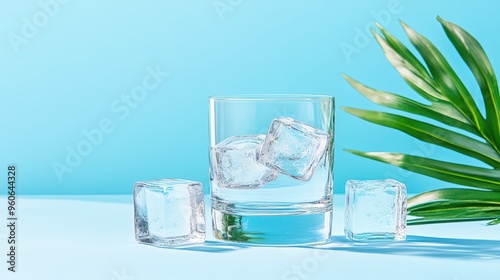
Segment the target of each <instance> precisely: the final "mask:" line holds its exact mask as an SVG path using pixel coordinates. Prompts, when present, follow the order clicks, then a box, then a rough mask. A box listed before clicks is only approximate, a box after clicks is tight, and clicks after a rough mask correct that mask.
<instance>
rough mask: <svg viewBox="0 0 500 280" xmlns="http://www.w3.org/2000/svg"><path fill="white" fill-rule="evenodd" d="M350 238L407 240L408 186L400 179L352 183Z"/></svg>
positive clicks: (349, 194) (347, 218) (348, 196)
mask: <svg viewBox="0 0 500 280" xmlns="http://www.w3.org/2000/svg"><path fill="white" fill-rule="evenodd" d="M345 197H346V206H345V226H344V232H345V235H346V237H347V238H348V239H351V240H355V241H363V240H405V239H406V186H405V185H404V184H403V183H401V182H398V181H396V180H392V179H387V180H361V181H359V180H350V181H347V183H346V186H345Z"/></svg>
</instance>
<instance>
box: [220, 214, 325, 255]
mask: <svg viewBox="0 0 500 280" xmlns="http://www.w3.org/2000/svg"><path fill="white" fill-rule="evenodd" d="M260 210H262V209H260ZM303 210H304V209H303V208H301V209H300V211H296V212H295V213H294V211H290V208H288V210H287V211H286V212H283V214H280V212H274V213H272V214H271V213H270V211H258V210H256V211H255V212H254V213H252V211H248V209H247V211H244V212H241V213H235V211H223V210H220V209H215V208H212V225H213V234H214V237H215V238H217V239H219V240H224V241H232V242H240V243H251V244H254V245H263V246H285V245H310V244H322V243H325V242H327V241H328V240H329V239H330V235H331V224H332V211H331V205H330V207H325V209H324V210H325V211H318V209H317V208H316V209H314V211H309V212H307V211H306V213H305V214H304V211H303ZM266 212H267V213H266ZM263 213H264V214H263ZM297 213H299V214H297Z"/></svg>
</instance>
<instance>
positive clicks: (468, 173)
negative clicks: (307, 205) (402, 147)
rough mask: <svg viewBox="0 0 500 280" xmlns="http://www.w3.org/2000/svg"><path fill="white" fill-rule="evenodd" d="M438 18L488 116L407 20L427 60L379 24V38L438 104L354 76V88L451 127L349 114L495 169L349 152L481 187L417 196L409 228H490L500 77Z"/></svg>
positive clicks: (498, 206) (406, 75)
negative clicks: (475, 224)
mask: <svg viewBox="0 0 500 280" xmlns="http://www.w3.org/2000/svg"><path fill="white" fill-rule="evenodd" d="M438 20H439V22H440V23H441V25H442V26H443V28H444V30H445V33H446V35H447V36H448V38H449V39H450V41H451V42H452V44H453V45H454V46H455V48H456V49H457V51H458V53H459V54H460V56H461V57H462V59H463V60H464V62H465V63H466V64H467V65H468V67H469V68H470V70H471V71H472V73H473V74H474V76H475V78H476V81H477V82H478V84H479V86H480V88H481V92H482V97H483V102H484V107H485V109H486V110H485V111H486V114H485V116H483V115H482V114H481V112H480V110H479V107H480V106H479V105H478V104H476V102H475V101H474V99H473V98H472V95H471V94H470V92H469V91H468V90H467V88H466V87H465V85H464V84H463V82H462V81H461V80H460V78H459V76H458V75H457V73H456V72H455V71H454V70H453V68H452V67H451V65H450V64H449V63H448V61H447V60H446V58H445V57H444V55H443V54H442V53H441V52H440V51H439V50H438V49H437V47H436V46H435V45H434V44H432V43H431V42H430V41H429V40H428V39H427V38H425V37H424V36H422V35H420V34H418V33H417V32H415V31H414V30H413V29H412V28H410V27H409V26H408V25H406V24H404V23H401V24H402V25H403V28H404V29H405V31H406V34H407V35H408V38H409V39H410V42H411V44H412V45H413V46H414V47H415V49H416V50H417V51H418V53H419V54H420V56H421V57H422V59H423V62H421V61H420V60H419V59H418V58H417V57H416V56H415V55H414V54H413V53H412V52H411V51H410V50H409V49H408V48H407V47H406V46H405V45H404V44H403V43H402V42H401V41H399V40H398V39H396V38H395V37H394V36H392V35H391V34H390V33H389V32H387V31H386V30H385V29H384V28H382V27H381V26H379V25H378V27H379V29H380V32H381V33H382V34H381V35H380V34H378V33H376V32H373V34H374V36H375V38H376V40H377V41H378V43H379V44H380V46H381V47H382V50H383V51H384V54H385V56H386V57H387V59H388V61H389V62H390V63H391V64H392V65H393V66H394V68H395V69H396V70H397V71H398V73H399V74H400V75H401V77H402V78H403V80H404V81H405V82H406V83H407V84H408V85H409V86H410V87H411V88H412V89H413V90H415V91H416V92H417V93H418V94H420V95H421V96H422V97H424V98H425V99H427V100H428V101H430V104H422V103H420V102H417V101H415V100H412V99H410V98H407V97H404V96H401V95H398V94H393V93H389V92H385V91H380V90H376V89H373V88H370V87H368V86H365V85H363V84H361V83H359V82H358V81H356V80H354V79H352V78H350V77H348V76H346V75H344V78H345V79H346V80H347V82H349V84H351V86H352V87H353V88H354V89H356V90H357V91H359V92H360V93H361V94H363V95H364V96H365V97H367V98H368V99H370V100H371V101H373V102H375V103H377V104H379V105H381V106H384V107H387V108H391V109H395V110H399V111H402V112H404V113H407V114H413V115H417V116H419V117H424V118H428V119H431V120H434V121H438V122H439V123H441V124H444V125H445V126H447V127H442V126H439V125H435V124H431V123H428V122H425V121H422V120H418V119H414V118H410V117H407V116H402V115H397V114H392V113H386V112H376V111H368V110H360V109H354V108H343V109H344V110H345V111H346V112H348V113H350V114H352V115H354V116H357V117H359V118H362V119H364V120H367V121H369V122H372V123H375V124H378V125H382V126H386V127H390V128H393V129H397V130H399V131H402V132H404V133H406V134H408V135H411V136H413V137H414V138H417V139H419V140H421V141H425V142H428V143H431V144H435V145H438V146H441V147H444V148H447V149H450V150H453V151H455V152H458V153H461V154H463V155H466V156H469V157H471V158H474V159H477V160H479V161H482V162H484V163H485V164H487V165H489V166H491V168H484V167H478V166H470V165H464V164H461V163H456V162H446V161H441V160H436V159H430V158H425V157H419V156H414V155H406V154H401V153H387V152H360V151H355V150H346V151H348V152H350V153H353V154H355V155H358V156H362V157H365V158H369V159H373V160H377V161H380V162H384V163H388V164H391V165H394V166H398V167H400V168H403V169H407V170H410V171H412V172H416V173H419V174H423V175H426V176H430V177H433V178H436V179H439V180H443V181H446V182H450V183H455V184H458V185H462V186H466V187H470V188H474V189H468V188H467V189H458V188H454V189H442V190H434V191H430V192H426V193H423V194H421V195H418V196H415V197H413V198H411V199H409V201H408V206H409V208H408V212H409V214H410V215H412V216H414V217H416V219H413V220H410V221H409V224H413V225H417V224H428V223H444V222H461V221H477V220H486V221H490V222H489V223H488V225H497V224H500V93H499V88H498V82H497V78H496V76H495V73H494V71H493V67H492V66H491V63H490V62H489V60H488V58H487V56H486V53H485V52H484V49H483V48H482V47H481V45H480V44H479V42H478V41H477V40H476V39H475V38H474V37H472V36H471V35H470V34H469V33H467V32H466V31H465V30H464V29H462V28H460V27H459V26H457V25H455V24H453V23H450V22H447V21H445V20H443V19H441V18H439V17H438ZM448 127H450V128H448ZM463 132H469V133H472V134H474V135H476V137H474V138H473V137H471V136H468V135H466V134H464V133H463ZM477 138H480V140H478V139H477Z"/></svg>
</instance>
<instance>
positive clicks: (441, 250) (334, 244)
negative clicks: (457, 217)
mask: <svg viewBox="0 0 500 280" xmlns="http://www.w3.org/2000/svg"><path fill="white" fill-rule="evenodd" d="M315 248H316V249H324V250H334V251H346V252H354V253H364V254H391V255H404V256H420V257H430V258H443V259H458V260H488V259H490V260H498V259H500V240H482V239H459V238H440V237H427V236H415V235H410V236H407V239H406V241H399V242H394V241H393V242H391V241H374V242H352V241H350V240H347V239H346V238H345V237H344V236H333V237H331V238H330V243H328V244H325V245H322V246H317V247H315Z"/></svg>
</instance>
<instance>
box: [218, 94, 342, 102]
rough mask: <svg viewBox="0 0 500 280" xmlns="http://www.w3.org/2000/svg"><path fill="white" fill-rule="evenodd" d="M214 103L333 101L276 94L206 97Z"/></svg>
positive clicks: (322, 97)
mask: <svg viewBox="0 0 500 280" xmlns="http://www.w3.org/2000/svg"><path fill="white" fill-rule="evenodd" d="M208 99H209V100H214V101H260V100H262V101H272V100H281V101H283V100H335V97H334V96H331V95H324V94H308V93H291V94H288V93H278V94H221V95H212V96H209V97H208Z"/></svg>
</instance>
